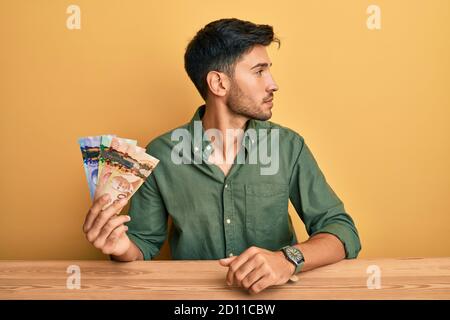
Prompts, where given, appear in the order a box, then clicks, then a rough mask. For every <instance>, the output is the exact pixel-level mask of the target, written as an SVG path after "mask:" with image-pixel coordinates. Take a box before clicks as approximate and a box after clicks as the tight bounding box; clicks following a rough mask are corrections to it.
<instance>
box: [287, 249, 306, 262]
mask: <svg viewBox="0 0 450 320" xmlns="http://www.w3.org/2000/svg"><path fill="white" fill-rule="evenodd" d="M286 254H287V255H288V256H289V258H291V259H293V260H294V261H297V263H298V262H300V261H301V260H303V255H302V253H301V252H300V250H298V249H297V248H294V247H288V248H286Z"/></svg>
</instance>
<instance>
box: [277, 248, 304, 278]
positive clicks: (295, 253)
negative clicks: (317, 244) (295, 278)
mask: <svg viewBox="0 0 450 320" xmlns="http://www.w3.org/2000/svg"><path fill="white" fill-rule="evenodd" d="M281 251H283V253H284V256H285V257H286V259H287V260H288V261H289V262H291V263H293V264H294V266H295V271H294V274H297V273H299V272H300V270H301V269H302V267H303V265H304V264H305V258H304V257H303V253H302V252H301V251H300V250H299V249H298V248H296V247H294V246H285V247H283V248H281Z"/></svg>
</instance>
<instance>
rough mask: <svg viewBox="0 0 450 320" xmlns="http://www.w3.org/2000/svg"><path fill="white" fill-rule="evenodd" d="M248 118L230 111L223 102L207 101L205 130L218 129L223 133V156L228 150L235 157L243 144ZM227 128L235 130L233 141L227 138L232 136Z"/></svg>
mask: <svg viewBox="0 0 450 320" xmlns="http://www.w3.org/2000/svg"><path fill="white" fill-rule="evenodd" d="M248 120H249V119H248V118H246V117H244V116H241V115H238V114H236V113H234V112H232V111H230V110H229V108H228V107H227V106H226V105H225V104H223V103H221V102H214V103H213V102H207V103H206V108H205V113H204V115H203V117H202V123H203V128H204V130H205V131H206V130H208V129H217V130H219V131H220V132H221V133H222V137H223V149H222V150H223V156H224V157H225V153H226V152H227V151H228V152H231V155H232V157H233V158H234V156H235V154H236V152H237V150H238V149H239V148H238V146H239V145H240V144H241V141H242V137H243V131H244V130H245V128H246V125H247V121H248ZM227 129H228V130H230V129H231V130H232V132H233V135H232V139H231V141H230V139H227V137H230V136H229V132H228V135H227Z"/></svg>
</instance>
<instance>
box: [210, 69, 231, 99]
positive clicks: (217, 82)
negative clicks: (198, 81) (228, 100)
mask: <svg viewBox="0 0 450 320" xmlns="http://www.w3.org/2000/svg"><path fill="white" fill-rule="evenodd" d="M206 83H207V84H208V87H209V90H211V92H212V93H213V94H214V95H216V96H219V97H223V96H225V95H226V94H227V92H228V89H229V87H230V81H229V79H228V77H227V75H226V74H224V73H222V72H218V71H210V72H208V74H207V75H206Z"/></svg>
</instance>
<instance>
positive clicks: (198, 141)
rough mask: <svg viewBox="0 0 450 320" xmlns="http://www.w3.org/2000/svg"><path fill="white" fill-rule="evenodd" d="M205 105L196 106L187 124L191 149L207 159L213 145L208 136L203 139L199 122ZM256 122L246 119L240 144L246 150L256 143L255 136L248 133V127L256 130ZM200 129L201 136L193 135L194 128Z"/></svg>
mask: <svg viewBox="0 0 450 320" xmlns="http://www.w3.org/2000/svg"><path fill="white" fill-rule="evenodd" d="M205 110H206V105H201V106H200V107H198V108H197V110H196V111H195V113H194V116H193V117H192V119H191V121H190V122H189V124H188V130H189V133H190V135H191V143H192V151H193V152H194V155H195V154H196V153H200V152H202V153H203V154H202V158H203V159H204V160H205V159H208V158H209V155H210V154H211V153H212V151H213V145H212V142H211V141H210V139H209V138H207V137H206V139H205V140H203V137H204V136H205V129H204V128H203V124H202V122H201V120H202V118H203V115H204V114H205ZM256 127H257V122H256V120H254V119H250V120H248V121H247V126H246V128H245V130H244V138H243V139H242V142H241V145H242V146H244V148H245V149H246V150H247V152H250V151H251V149H252V146H254V145H255V144H256V140H255V138H256V137H253V136H250V135H249V134H248V132H249V131H248V130H249V129H253V130H256ZM196 129H197V130H199V129H201V136H197V137H196V136H195V135H194V132H195V130H196Z"/></svg>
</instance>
